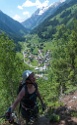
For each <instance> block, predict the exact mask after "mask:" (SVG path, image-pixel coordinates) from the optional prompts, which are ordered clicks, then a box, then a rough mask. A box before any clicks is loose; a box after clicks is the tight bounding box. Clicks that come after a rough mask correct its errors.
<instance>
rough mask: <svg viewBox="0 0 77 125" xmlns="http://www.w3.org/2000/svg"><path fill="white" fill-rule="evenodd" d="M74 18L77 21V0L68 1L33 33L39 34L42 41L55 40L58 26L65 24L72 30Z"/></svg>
mask: <svg viewBox="0 0 77 125" xmlns="http://www.w3.org/2000/svg"><path fill="white" fill-rule="evenodd" d="M74 18H76V19H77V0H66V2H65V3H64V4H63V6H61V7H60V8H59V9H58V10H57V11H56V12H55V13H54V14H53V15H51V16H50V17H48V18H47V19H46V20H45V21H44V22H43V23H41V24H40V25H39V26H38V27H36V28H35V29H34V30H33V31H32V33H33V32H34V33H37V34H38V35H39V37H41V38H42V39H43V38H45V39H48V38H53V34H55V33H56V28H57V26H59V25H61V24H65V25H66V26H69V27H70V28H72V25H71V23H72V21H73V19H74Z"/></svg>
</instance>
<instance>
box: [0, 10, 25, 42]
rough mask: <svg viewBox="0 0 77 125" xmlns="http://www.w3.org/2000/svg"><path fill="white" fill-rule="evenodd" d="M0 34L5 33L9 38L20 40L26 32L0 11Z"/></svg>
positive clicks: (21, 26) (19, 24) (20, 25)
mask: <svg viewBox="0 0 77 125" xmlns="http://www.w3.org/2000/svg"><path fill="white" fill-rule="evenodd" d="M0 32H5V33H6V34H7V35H8V36H10V37H11V38H13V39H19V40H20V39H22V38H21V37H23V36H24V35H25V34H26V33H27V30H26V28H25V27H24V26H23V25H22V24H21V23H19V22H17V21H15V20H13V19H12V18H10V17H9V16H7V15H6V14H4V13H3V12H2V11H0Z"/></svg>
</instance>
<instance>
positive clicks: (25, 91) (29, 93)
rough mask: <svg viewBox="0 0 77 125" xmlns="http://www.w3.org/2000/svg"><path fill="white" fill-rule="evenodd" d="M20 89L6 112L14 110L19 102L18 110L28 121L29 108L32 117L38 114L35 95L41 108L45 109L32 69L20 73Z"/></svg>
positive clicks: (9, 112)
mask: <svg viewBox="0 0 77 125" xmlns="http://www.w3.org/2000/svg"><path fill="white" fill-rule="evenodd" d="M21 86H22V88H21V90H19V92H18V93H19V94H18V96H17V98H16V100H15V101H14V103H13V104H12V105H11V106H10V107H9V108H8V110H7V112H6V114H7V115H8V114H9V117H10V115H11V113H12V112H13V111H14V110H15V108H16V106H17V105H18V104H19V103H20V112H21V114H22V117H23V118H24V119H25V120H26V121H27V122H29V120H30V119H29V114H30V110H32V111H33V115H34V117H37V116H38V111H39V110H38V106H37V97H38V98H39V100H40V102H41V105H42V109H43V110H44V109H45V104H44V103H43V101H42V98H41V96H40V93H39V90H38V86H37V83H36V79H35V75H34V73H33V72H32V71H30V70H26V71H24V72H23V74H22V83H21Z"/></svg>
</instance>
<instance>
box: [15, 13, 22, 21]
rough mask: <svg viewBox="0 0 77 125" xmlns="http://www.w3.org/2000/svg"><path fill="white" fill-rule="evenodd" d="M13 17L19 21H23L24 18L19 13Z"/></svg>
mask: <svg viewBox="0 0 77 125" xmlns="http://www.w3.org/2000/svg"><path fill="white" fill-rule="evenodd" d="M13 19H14V20H17V21H18V22H22V18H21V17H20V16H19V15H17V14H16V15H15V16H14V17H13Z"/></svg>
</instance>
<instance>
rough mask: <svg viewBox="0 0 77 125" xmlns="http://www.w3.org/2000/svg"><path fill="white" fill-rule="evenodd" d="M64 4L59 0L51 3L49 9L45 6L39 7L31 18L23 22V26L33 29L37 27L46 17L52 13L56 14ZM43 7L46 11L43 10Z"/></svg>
mask: <svg viewBox="0 0 77 125" xmlns="http://www.w3.org/2000/svg"><path fill="white" fill-rule="evenodd" d="M62 4H63V2H62V1H58V2H55V3H53V4H52V5H50V6H49V7H48V8H47V7H46V8H47V10H45V8H44V7H43V8H41V9H37V10H36V11H35V13H33V14H32V16H31V17H30V18H28V19H27V20H25V21H24V22H22V24H23V26H24V27H26V28H28V29H30V30H32V29H34V28H35V27H37V26H38V25H39V24H40V23H42V22H43V21H44V20H45V19H46V18H48V17H49V16H50V15H52V14H54V13H55V11H56V10H57V9H58V8H59V7H60V6H61V5H62ZM43 9H44V10H45V12H43ZM41 11H42V13H41Z"/></svg>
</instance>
